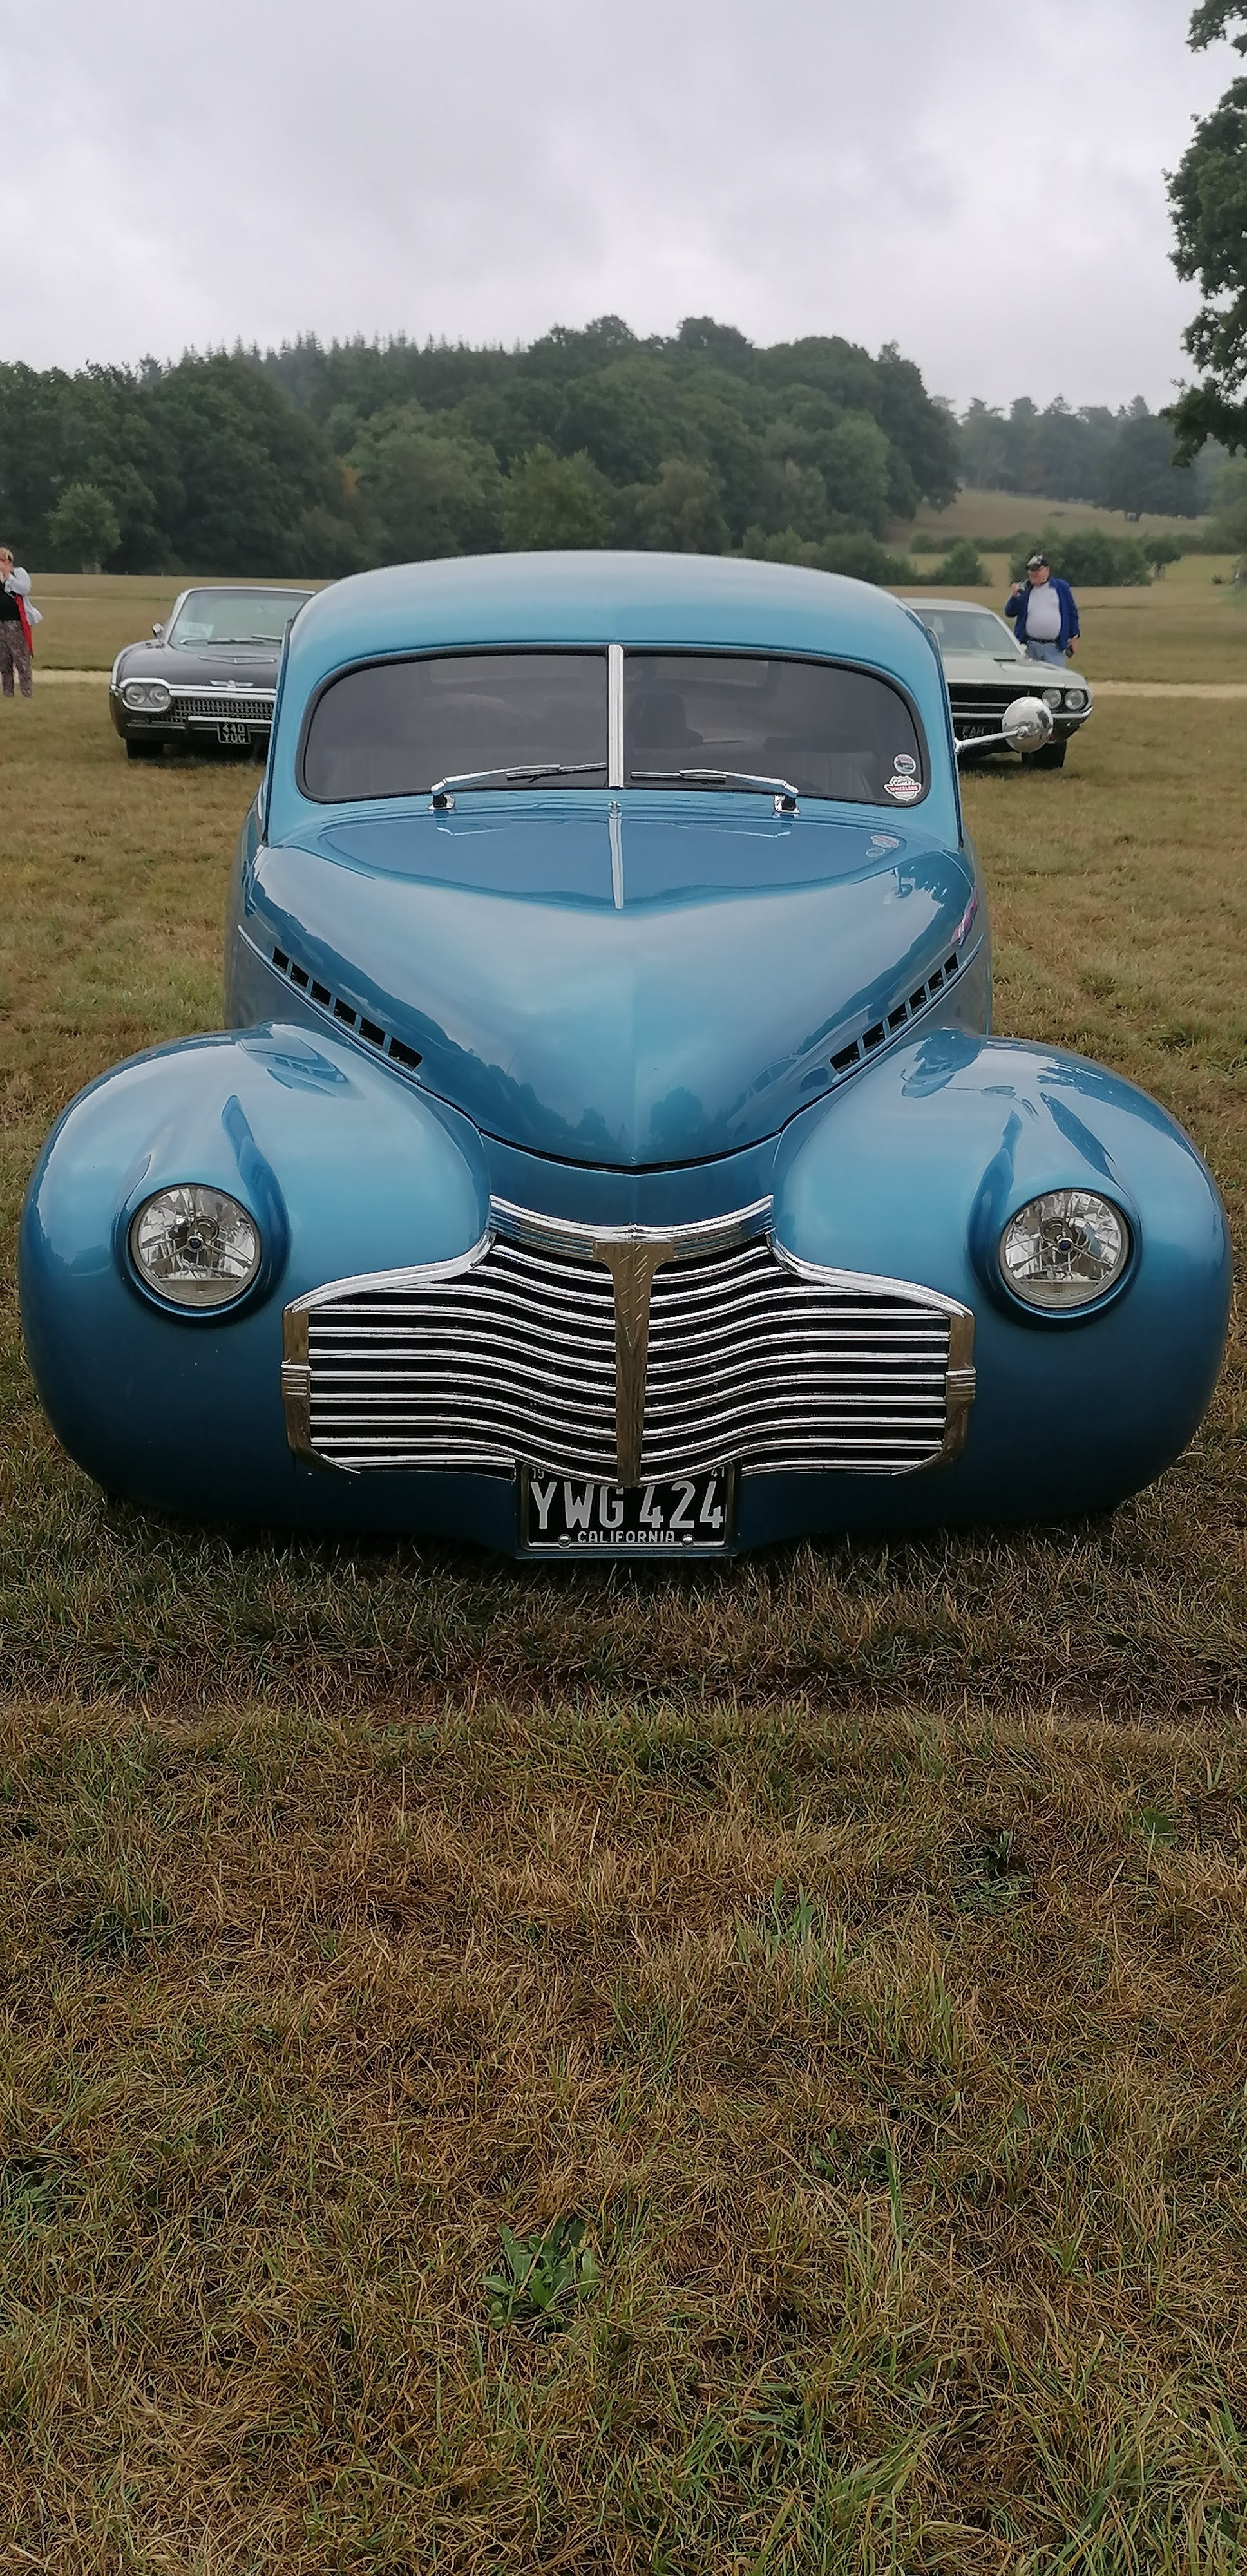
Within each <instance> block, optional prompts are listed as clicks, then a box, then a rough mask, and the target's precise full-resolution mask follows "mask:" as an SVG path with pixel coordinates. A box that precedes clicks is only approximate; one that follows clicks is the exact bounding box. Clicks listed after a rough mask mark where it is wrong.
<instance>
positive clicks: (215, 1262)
mask: <svg viewBox="0 0 1247 2576" xmlns="http://www.w3.org/2000/svg"><path fill="white" fill-rule="evenodd" d="M125 1240H126V1250H127V1252H128V1255H129V1260H130V1266H131V1271H132V1274H133V1277H134V1279H135V1281H136V1283H137V1285H138V1286H139V1287H140V1288H141V1289H142V1290H143V1292H144V1294H145V1295H146V1296H148V1297H150V1298H152V1299H153V1301H154V1302H155V1303H156V1304H157V1305H158V1306H161V1307H163V1309H164V1310H165V1312H166V1313H173V1314H177V1315H184V1316H199V1315H221V1314H226V1313H230V1312H232V1310H233V1309H234V1308H235V1307H236V1306H238V1305H240V1304H241V1303H242V1301H243V1299H244V1298H246V1297H247V1296H249V1295H250V1293H251V1290H252V1289H253V1288H254V1287H255V1285H256V1282H257V1280H258V1279H259V1277H260V1274H261V1269H262V1266H263V1261H264V1244H263V1239H262V1237H261V1233H260V1228H259V1226H258V1224H257V1222H256V1220H255V1218H254V1217H253V1216H252V1214H251V1211H250V1209H249V1208H246V1207H244V1206H243V1204H242V1201H241V1199H236V1198H234V1197H233V1196H232V1194H231V1192H230V1191H228V1190H222V1189H218V1188H217V1187H216V1185H215V1183H213V1182H208V1181H171V1182H167V1183H166V1185H165V1187H164V1188H163V1189H160V1190H154V1191H153V1192H152V1193H151V1195H150V1197H148V1198H145V1199H144V1200H143V1202H142V1205H141V1206H140V1207H138V1208H136V1209H135V1212H134V1214H133V1216H132V1217H131V1219H130V1222H129V1225H128V1226H127V1228H126V1236H125Z"/></svg>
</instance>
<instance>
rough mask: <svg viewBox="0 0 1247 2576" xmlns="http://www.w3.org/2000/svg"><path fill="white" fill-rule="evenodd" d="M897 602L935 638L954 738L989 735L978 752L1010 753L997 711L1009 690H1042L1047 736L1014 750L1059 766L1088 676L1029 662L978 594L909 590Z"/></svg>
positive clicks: (1024, 693) (1083, 711)
mask: <svg viewBox="0 0 1247 2576" xmlns="http://www.w3.org/2000/svg"><path fill="white" fill-rule="evenodd" d="M905 605H906V607H907V608H912V609H913V611H914V614H915V616H916V617H920V618H921V619H922V622H923V625H924V626H926V627H929V629H930V631H931V633H932V635H933V636H934V637H935V641H936V643H937V645H938V646H939V652H940V660H941V661H942V663H943V665H944V677H945V679H946V680H947V682H948V694H949V698H950V699H951V701H952V710H953V732H954V733H955V734H956V737H957V740H958V742H965V743H970V742H974V741H976V740H977V738H978V737H979V735H983V736H984V737H985V738H986V737H987V736H988V735H991V736H992V742H991V750H990V755H989V754H988V752H987V749H986V746H985V749H984V753H983V757H984V758H987V757H989V756H990V757H992V758H994V757H996V756H997V755H998V754H999V753H1001V752H1004V753H1005V754H1006V755H1007V756H1009V757H1013V756H1014V755H1012V754H1010V753H1009V751H1008V745H1007V744H1002V743H1001V741H1000V738H999V737H1000V724H1001V718H1002V716H1003V715H1004V711H1005V709H1006V707H1008V706H1011V705H1012V703H1013V700H1014V699H1015V698H1021V697H1035V698H1042V699H1043V702H1044V705H1045V706H1046V707H1047V708H1049V710H1050V712H1051V715H1052V738H1051V740H1050V741H1049V742H1046V743H1044V744H1043V746H1042V747H1041V749H1039V750H1038V751H1025V752H1023V753H1022V754H1021V758H1022V759H1023V761H1024V762H1025V763H1026V764H1027V766H1028V767H1029V768H1031V769H1063V768H1064V766H1065V754H1066V750H1067V748H1068V745H1069V741H1070V737H1071V735H1073V734H1076V733H1077V731H1078V729H1079V726H1080V725H1085V723H1086V721H1087V718H1088V716H1089V715H1090V713H1091V708H1092V694H1091V688H1090V684H1089V682H1088V681H1086V680H1084V679H1083V678H1082V676H1081V674H1080V673H1079V672H1077V671H1073V670H1070V669H1069V668H1068V666H1067V667H1065V668H1062V667H1061V666H1059V665H1058V664H1057V663H1055V662H1052V663H1043V662H1032V661H1031V659H1030V656H1029V654H1027V653H1026V652H1024V651H1023V650H1022V648H1021V646H1020V645H1018V644H1017V643H1015V641H1014V636H1013V629H1012V627H1011V626H1007V625H1006V624H1005V621H1004V619H1003V617H998V616H997V614H996V611H995V609H994V608H985V607H984V606H983V604H982V602H981V600H976V599H913V598H910V599H907V600H906V603H905ZM970 756H971V758H973V757H974V755H973V754H971V755H970ZM963 766H964V763H963Z"/></svg>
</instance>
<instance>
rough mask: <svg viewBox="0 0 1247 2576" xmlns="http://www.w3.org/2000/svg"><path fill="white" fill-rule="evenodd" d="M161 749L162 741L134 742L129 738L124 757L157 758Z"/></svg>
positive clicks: (129, 758)
mask: <svg viewBox="0 0 1247 2576" xmlns="http://www.w3.org/2000/svg"><path fill="white" fill-rule="evenodd" d="M163 750H164V744H163V743H162V742H135V741H133V740H131V741H130V742H128V743H127V744H126V758H127V760H159V758H160V755H161V753H162V751H163Z"/></svg>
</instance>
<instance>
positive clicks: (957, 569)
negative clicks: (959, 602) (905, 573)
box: [926, 537, 987, 590]
mask: <svg viewBox="0 0 1247 2576" xmlns="http://www.w3.org/2000/svg"><path fill="white" fill-rule="evenodd" d="M926 579H927V580H928V581H935V582H944V581H948V582H954V583H956V584H957V585H958V587H959V588H961V589H963V590H974V589H981V588H982V586H983V584H984V583H985V582H986V580H987V566H986V564H985V563H984V561H983V558H982V556H981V554H980V553H979V550H978V547H977V546H976V544H975V542H974V539H973V537H956V538H955V539H954V541H953V543H952V545H951V546H950V547H949V549H948V552H947V554H946V555H945V557H944V560H943V563H942V564H937V565H936V567H935V570H934V572H929V573H928V574H927V575H926Z"/></svg>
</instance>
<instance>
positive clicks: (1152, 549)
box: [1141, 536, 1186, 573]
mask: <svg viewBox="0 0 1247 2576" xmlns="http://www.w3.org/2000/svg"><path fill="white" fill-rule="evenodd" d="M1141 542H1142V546H1143V552H1144V554H1145V555H1146V556H1147V559H1148V562H1149V563H1150V565H1151V567H1152V570H1153V572H1155V573H1163V571H1164V569H1165V566H1166V564H1171V563H1180V562H1181V559H1182V557H1183V555H1184V554H1185V552H1186V548H1185V546H1184V545H1183V543H1182V540H1181V538H1180V537H1170V536H1161V537H1144V538H1143V539H1142V540H1141Z"/></svg>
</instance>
